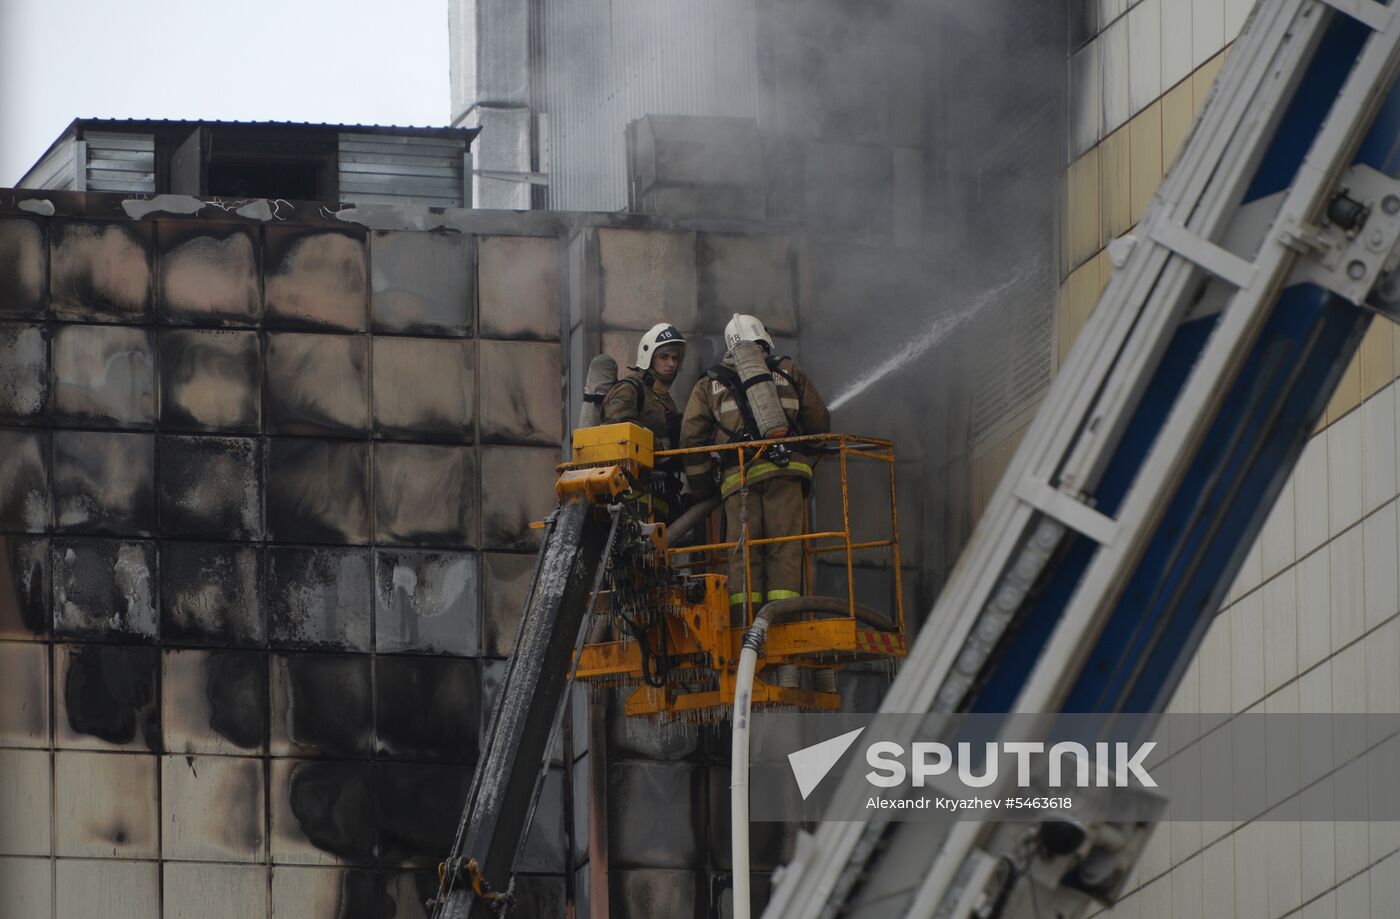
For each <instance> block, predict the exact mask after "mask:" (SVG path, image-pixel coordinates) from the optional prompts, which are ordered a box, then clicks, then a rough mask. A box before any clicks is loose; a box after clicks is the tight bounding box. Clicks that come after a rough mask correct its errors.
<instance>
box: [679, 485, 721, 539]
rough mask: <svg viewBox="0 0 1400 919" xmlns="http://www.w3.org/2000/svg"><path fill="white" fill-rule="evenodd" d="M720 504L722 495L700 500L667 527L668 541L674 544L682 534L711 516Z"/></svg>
mask: <svg viewBox="0 0 1400 919" xmlns="http://www.w3.org/2000/svg"><path fill="white" fill-rule="evenodd" d="M719 504H720V497H719V496H718V495H715V496H714V497H710V498H706V499H704V500H703V501H700V502H698V503H697V504H695V506H693V507H692V508H690V510H688V511H686V512H685V513H684V514H681V515H680V516H679V517H677V518H676V521H675V523H672V524H671V525H670V526H668V527H667V528H666V539H667V542H669V543H670V544H672V545H674V544H675V543H676V541H677V540H679V539H680V538H681V537H682V536H684V535H685V534H687V533H689V532H690V531H691V530H693V529H695V526H696V524H698V523H700V521H702V520H704V519H705V518H706V517H708V516H710V513H711V512H712V511H714V509H715V508H717V507H719Z"/></svg>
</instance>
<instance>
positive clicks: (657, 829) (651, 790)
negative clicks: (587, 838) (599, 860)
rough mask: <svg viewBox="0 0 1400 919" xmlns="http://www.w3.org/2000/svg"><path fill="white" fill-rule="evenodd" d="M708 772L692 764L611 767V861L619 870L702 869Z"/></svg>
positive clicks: (634, 763) (625, 763)
mask: <svg viewBox="0 0 1400 919" xmlns="http://www.w3.org/2000/svg"><path fill="white" fill-rule="evenodd" d="M705 783H706V769H705V768H704V767H702V766H697V765H694V764H690V763H656V762H644V761H629V760H623V761H620V762H612V763H609V764H608V857H609V859H610V863H611V864H613V865H616V866H618V867H621V868H628V867H647V868H688V867H692V866H694V865H696V864H698V860H699V858H700V853H701V852H702V851H703V845H704V826H705V818H706V816H707V813H708V810H707V807H706V800H705Z"/></svg>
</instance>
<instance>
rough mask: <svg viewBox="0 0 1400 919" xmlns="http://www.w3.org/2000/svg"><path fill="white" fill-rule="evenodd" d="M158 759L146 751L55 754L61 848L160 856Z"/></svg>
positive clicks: (100, 854) (96, 854)
mask: <svg viewBox="0 0 1400 919" xmlns="http://www.w3.org/2000/svg"><path fill="white" fill-rule="evenodd" d="M157 761H158V758H157V757H155V756H153V755H150V754H142V753H91V752H85V751H78V750H60V751H59V752H58V753H56V754H55V755H54V802H55V807H54V828H55V834H54V849H55V851H56V853H57V854H58V855H60V856H69V857H79V858H82V857H87V858H155V857H157V856H158V855H159V854H160V845H159V839H160V837H159V833H158V831H157V827H158V817H157V813H156V801H157V794H156V781H157V779H156V773H157V769H156V763H157Z"/></svg>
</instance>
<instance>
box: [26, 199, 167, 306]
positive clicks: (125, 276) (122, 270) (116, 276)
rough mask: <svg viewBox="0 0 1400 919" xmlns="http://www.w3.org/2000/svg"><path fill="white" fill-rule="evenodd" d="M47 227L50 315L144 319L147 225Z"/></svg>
mask: <svg viewBox="0 0 1400 919" xmlns="http://www.w3.org/2000/svg"><path fill="white" fill-rule="evenodd" d="M49 227H50V233H51V234H52V240H51V245H50V247H49V303H50V306H51V308H52V309H53V313H54V316H55V317H56V318H59V319H77V320H88V321H111V322H124V321H125V322H142V321H145V320H146V318H147V317H148V316H149V315H150V312H151V252H150V250H151V225H150V224H143V223H135V222H131V223H98V222H87V221H73V220H54V221H52V222H51V223H50V224H49Z"/></svg>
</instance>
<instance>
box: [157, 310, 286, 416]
mask: <svg viewBox="0 0 1400 919" xmlns="http://www.w3.org/2000/svg"><path fill="white" fill-rule="evenodd" d="M261 385H262V345H261V343H260V342H259V341H258V335H257V333H256V332H234V331H222V330H216V329H178V330H177V329H169V330H162V331H161V332H160V425H161V427H162V428H165V429H175V430H195V431H227V432H237V433H250V434H255V433H257V432H258V430H259V428H260V427H261V424H262V397H261Z"/></svg>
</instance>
